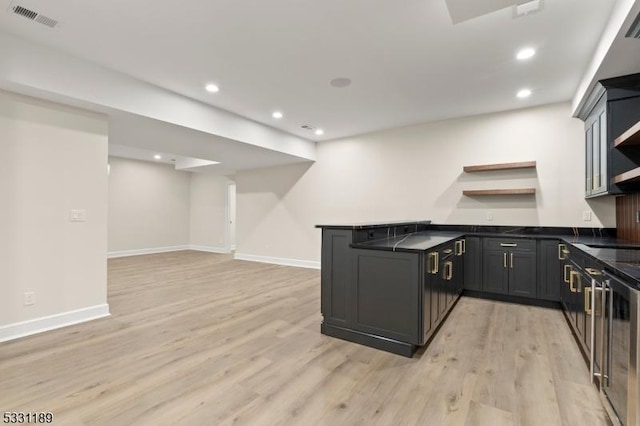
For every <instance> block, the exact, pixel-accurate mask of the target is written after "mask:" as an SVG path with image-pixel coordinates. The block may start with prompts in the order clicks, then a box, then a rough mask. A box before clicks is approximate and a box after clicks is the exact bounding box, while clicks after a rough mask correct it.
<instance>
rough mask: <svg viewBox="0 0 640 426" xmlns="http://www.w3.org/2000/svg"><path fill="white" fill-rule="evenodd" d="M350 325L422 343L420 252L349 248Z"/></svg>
mask: <svg viewBox="0 0 640 426" xmlns="http://www.w3.org/2000/svg"><path fill="white" fill-rule="evenodd" d="M352 256H353V273H354V274H355V280H354V282H355V286H354V288H353V289H352V294H351V299H352V300H354V301H355V304H354V312H353V328H354V329H356V330H358V331H362V332H365V333H371V334H375V335H378V336H382V337H387V338H390V339H395V340H399V341H402V342H407V343H411V344H414V345H421V344H422V336H421V333H420V328H421V327H420V326H421V324H420V322H421V321H420V320H421V313H422V312H421V310H422V309H421V308H422V286H421V283H422V279H421V276H420V272H421V268H420V254H419V253H401V252H387V251H377V250H362V249H353V251H352Z"/></svg>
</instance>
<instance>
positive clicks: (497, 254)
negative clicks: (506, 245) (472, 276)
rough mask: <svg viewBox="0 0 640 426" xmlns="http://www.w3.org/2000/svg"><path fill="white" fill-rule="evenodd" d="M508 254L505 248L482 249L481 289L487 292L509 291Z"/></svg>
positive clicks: (503, 292) (504, 292)
mask: <svg viewBox="0 0 640 426" xmlns="http://www.w3.org/2000/svg"><path fill="white" fill-rule="evenodd" d="M507 262H508V254H507V252H506V251H505V250H484V253H483V256H482V289H483V290H484V291H486V292H489V293H500V294H507V293H509V281H508V280H509V273H508V269H507V266H508V265H507Z"/></svg>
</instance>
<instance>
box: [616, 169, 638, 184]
mask: <svg viewBox="0 0 640 426" xmlns="http://www.w3.org/2000/svg"><path fill="white" fill-rule="evenodd" d="M639 181H640V167H636V168H635V169H633V170H629V171H628V172H624V173H620V174H619V175H618V176H616V177H614V178H613V182H614V183H630V182H639Z"/></svg>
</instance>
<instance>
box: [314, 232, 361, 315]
mask: <svg viewBox="0 0 640 426" xmlns="http://www.w3.org/2000/svg"><path fill="white" fill-rule="evenodd" d="M352 242H353V235H352V231H351V230H343V229H327V228H325V229H323V230H322V258H321V260H322V271H321V280H320V283H321V285H320V287H321V292H320V294H321V304H320V306H321V310H322V315H323V316H324V321H325V322H327V323H329V324H336V325H339V326H343V327H345V326H348V325H349V324H350V323H351V311H350V307H351V306H352V301H351V299H350V296H351V286H352V284H351V251H350V249H349V245H350V244H351V243H352Z"/></svg>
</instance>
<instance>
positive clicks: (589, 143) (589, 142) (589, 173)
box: [584, 124, 593, 197]
mask: <svg viewBox="0 0 640 426" xmlns="http://www.w3.org/2000/svg"><path fill="white" fill-rule="evenodd" d="M585 139H586V142H585V160H586V163H585V188H584V194H585V197H588V196H591V194H592V193H593V127H592V126H591V124H587V129H586V135H585Z"/></svg>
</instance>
